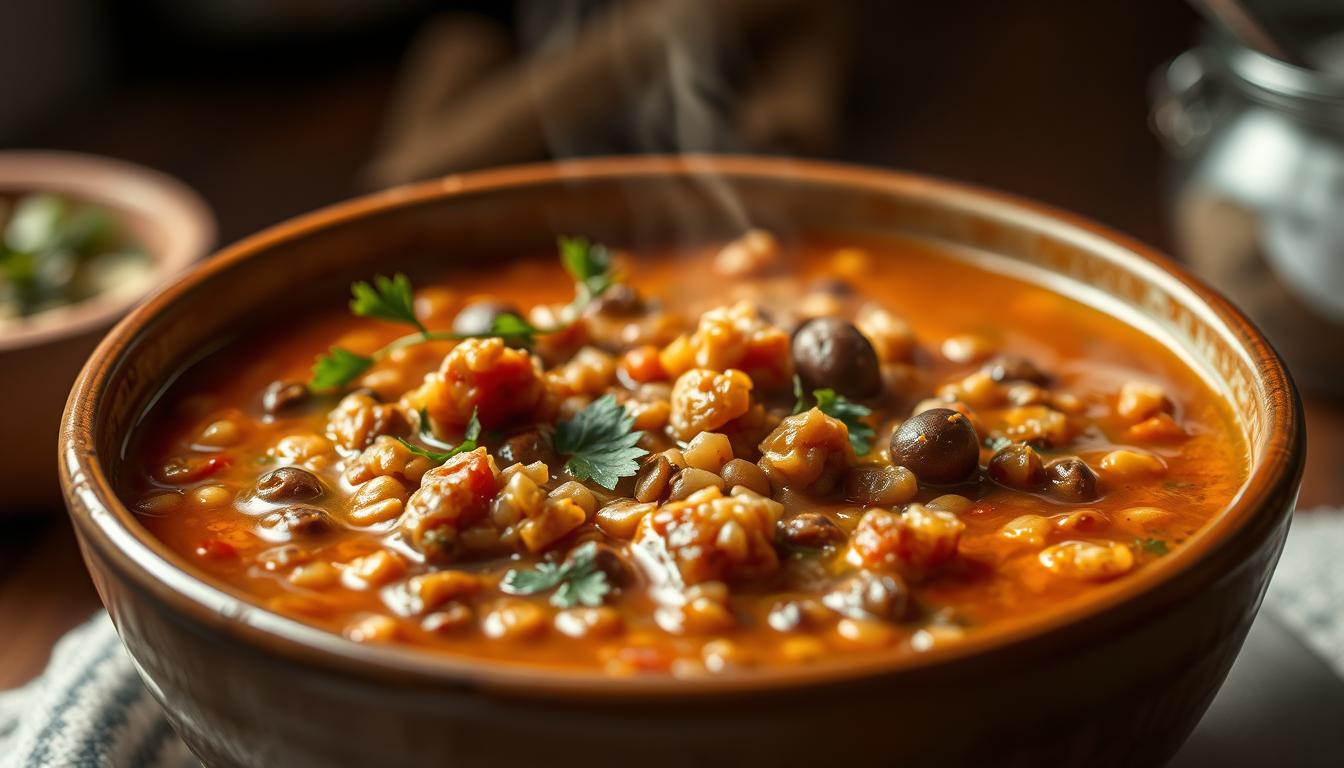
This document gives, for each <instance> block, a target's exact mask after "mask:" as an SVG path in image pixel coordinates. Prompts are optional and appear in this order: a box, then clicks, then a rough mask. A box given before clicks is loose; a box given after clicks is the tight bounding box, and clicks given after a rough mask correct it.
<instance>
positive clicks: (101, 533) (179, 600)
mask: <svg viewBox="0 0 1344 768" xmlns="http://www.w3.org/2000/svg"><path fill="white" fill-rule="evenodd" d="M706 173H711V174H720V175H727V176H730V177H731V176H737V177H751V178H758V179H760V178H764V179H776V180H778V181H781V182H790V183H797V182H799V181H804V182H809V183H824V184H832V185H835V184H840V185H844V186H848V187H858V188H864V189H869V190H873V191H881V192H886V193H889V194H896V195H897V196H899V197H904V198H912V197H914V198H919V199H925V200H933V201H934V202H936V203H938V204H939V205H941V206H945V207H952V208H955V209H958V210H970V211H974V212H977V213H981V214H987V215H988V214H997V215H998V216H1004V215H1007V216H1010V217H1011V219H1012V221H1013V222H1014V224H1015V226H1018V227H1021V228H1022V229H1024V230H1028V231H1032V232H1045V233H1048V234H1049V235H1050V236H1052V237H1055V238H1059V239H1062V240H1065V241H1068V242H1070V243H1073V244H1075V245H1077V246H1078V247H1083V248H1086V249H1087V250H1088V251H1089V252H1090V253H1093V254H1095V255H1097V256H1100V257H1102V258H1105V259H1108V260H1110V261H1112V262H1117V263H1118V265H1119V266H1120V268H1122V269H1124V270H1125V271H1126V272H1127V273H1132V274H1138V275H1139V276H1140V277H1142V278H1143V279H1146V280H1150V281H1156V282H1157V283H1158V284H1160V285H1161V286H1162V287H1163V288H1164V289H1166V290H1168V291H1169V292H1170V293H1171V294H1172V295H1173V297H1174V298H1175V299H1176V301H1177V302H1178V303H1180V304H1182V305H1183V306H1185V307H1186V308H1188V309H1191V310H1194V311H1198V312H1199V313H1200V314H1202V315H1205V316H1206V317H1209V318H1211V319H1212V320H1213V321H1214V323H1213V326H1214V328H1216V329H1217V330H1218V331H1219V332H1220V335H1221V336H1222V337H1225V340H1226V341H1227V342H1229V344H1230V346H1231V347H1232V349H1234V350H1235V351H1236V353H1237V354H1239V355H1241V356H1242V357H1243V358H1245V359H1246V360H1247V361H1249V362H1250V363H1251V364H1252V365H1253V367H1254V369H1256V370H1258V371H1259V373H1260V378H1261V382H1262V386H1263V387H1264V389H1265V392H1266V397H1265V400H1264V403H1265V408H1266V409H1267V412H1268V413H1267V419H1266V426H1265V429H1264V430H1263V434H1262V435H1261V442H1262V443H1263V445H1262V446H1261V450H1260V456H1261V459H1260V461H1259V463H1258V464H1253V465H1252V466H1251V467H1250V473H1249V475H1248V477H1247V480H1246V483H1245V484H1244V486H1243V488H1242V490H1241V492H1240V493H1239V494H1238V495H1237V496H1236V497H1235V498H1234V499H1233V500H1232V502H1231V503H1230V504H1229V505H1228V508H1227V509H1226V510H1224V511H1223V513H1221V514H1220V515H1219V516H1218V517H1216V518H1214V520H1213V521H1211V523H1210V524H1208V525H1207V526H1206V527H1205V528H1204V529H1202V530H1201V531H1200V533H1199V534H1197V535H1196V536H1195V537H1194V538H1192V539H1191V540H1190V541H1188V542H1186V543H1185V544H1183V545H1182V546H1181V547H1180V548H1179V549H1177V550H1176V551H1174V552H1173V553H1172V554H1171V555H1168V556H1167V557H1164V558H1162V559H1161V560H1160V561H1158V562H1156V563H1153V564H1151V565H1150V566H1148V567H1147V568H1144V569H1143V570H1141V571H1140V572H1138V573H1136V574H1133V575H1131V576H1129V577H1127V578H1126V579H1122V580H1119V581H1116V582H1111V583H1109V584H1106V585H1102V586H1101V587H1099V589H1098V590H1094V591H1093V592H1092V593H1089V594H1088V595H1087V597H1089V599H1086V600H1071V601H1069V602H1068V603H1067V604H1065V605H1063V606H1055V607H1052V608H1051V609H1047V610H1046V611H1042V612H1037V613H1034V614H1033V615H1031V616H1029V617H1025V618H1019V619H1014V620H1010V621H1008V622H1004V623H1001V624H1000V625H999V626H997V627H996V628H995V629H994V630H993V631H987V632H985V633H981V634H977V635H973V636H971V637H968V638H966V639H964V640H963V641H961V642H958V643H954V644H951V645H949V646H944V647H941V648H934V649H932V650H930V651H925V652H922V653H918V654H871V655H860V657H859V658H857V659H854V658H852V657H851V658H848V659H839V660H834V661H828V662H827V663H826V664H822V665H789V666H777V667H770V668H764V669H761V670H757V671H754V672H753V673H752V674H750V675H740V676H706V677H705V678H704V679H690V680H687V679H678V678H673V677H672V676H669V675H649V676H632V677H624V676H610V675H606V674H604V673H602V672H601V671H600V670H591V669H575V668H564V667H549V666H545V665H541V664H535V663H528V662H525V661H517V660H509V661H505V662H498V661H495V660H489V659H480V658H473V657H469V656H459V655H452V654H446V653H436V652H426V651H424V650H423V649H416V648H413V647H409V646H395V645H388V646H380V645H366V644H361V643H357V642H354V641H352V640H348V639H346V638H345V637H343V636H341V635H339V634H336V633H333V632H329V631H327V630H324V629H320V628H317V627H314V626H311V625H308V624H304V623H302V622H299V621H297V620H294V619H289V618H286V617H284V616H281V615H280V614H277V613H272V612H270V611H269V610H267V609H265V608H263V607H261V606H259V605H257V604H255V603H252V602H250V601H249V600H247V599H246V598H245V596H244V595H243V594H242V593H241V592H238V591H235V590H233V589H232V588H228V587H224V586H223V585H215V584H212V583H210V582H208V581H207V580H206V579H205V578H204V575H203V574H200V575H198V574H199V571H198V570H196V569H195V568H194V566H192V565H190V563H189V562H188V561H187V560H186V559H185V558H183V557H182V556H180V555H178V554H176V553H174V552H172V551H170V550H168V549H167V547H166V546H165V545H164V544H162V543H161V542H159V541H158V540H157V539H155V538H154V537H153V535H152V534H150V533H149V532H148V530H146V529H145V528H144V527H143V526H141V525H140V524H139V523H138V522H137V521H136V519H135V516H134V513H132V512H131V511H130V510H129V509H128V508H127V507H126V505H124V504H123V503H122V502H121V501H120V500H119V499H118V497H117V494H116V493H115V491H114V489H113V484H112V481H111V478H109V477H108V476H107V474H106V472H105V467H104V466H103V464H102V462H101V461H100V460H99V458H98V456H97V453H96V451H95V450H94V446H95V445H96V442H95V441H94V433H93V428H94V425H95V424H96V419H95V416H94V414H95V412H96V410H97V405H98V403H99V401H100V399H101V397H102V396H103V394H104V393H105V391H106V389H107V387H108V384H109V378H110V376H111V374H112V372H113V371H114V370H115V369H116V367H117V366H118V364H119V361H120V359H121V358H122V357H123V356H124V355H126V354H128V353H129V352H131V351H133V349H134V346H135V344H134V342H135V340H136V338H137V336H138V335H139V333H140V331H141V330H142V329H143V328H144V327H145V326H146V325H147V324H148V323H149V322H150V321H151V320H152V318H153V317H154V316H155V315H156V314H158V313H159V312H160V311H162V310H165V309H167V308H169V307H170V306H172V305H173V304H174V303H175V302H176V300H177V299H178V297H180V296H181V295H182V294H183V293H185V292H186V291H188V290H191V289H193V288H194V287H196V286H198V285H200V284H201V283H203V282H205V281H208V280H209V279H210V278H211V276H213V275H214V274H216V273H218V272H221V271H224V270H227V269H229V268H230V267H231V266H232V265H234V264H237V263H240V262H243V261H246V260H248V259H251V258H254V257H257V256H258V255H259V254H264V253H265V252H266V251H267V250H268V249H269V248H271V247H272V246H274V245H276V244H278V243H281V242H283V241H286V240H289V239H292V238H295V237H301V236H303V235H305V234H307V233H310V232H314V231H317V230H320V229H324V228H326V227H329V226H332V225H336V224H340V223H344V222H348V221H351V220H353V219H358V218H360V217H362V216H365V215H368V214H373V213H376V212H380V211H384V210H387V209H391V208H396V207H401V206H410V205H415V204H419V203H422V202H427V201H430V200H433V199H437V198H453V197H457V196H462V195H470V194H472V193H476V192H500V191H502V190H507V189H509V188H515V187H527V186H531V185H538V184H553V183H563V182H564V181H566V180H567V179H570V180H591V179H602V178H626V179H635V178H641V177H670V176H683V177H684V176H688V175H690V176H693V175H697V174H706ZM1301 409H1302V406H1301V402H1300V399H1299V398H1298V396H1297V392H1296V389H1295V388H1294V385H1293V383H1292V379H1291V378H1290V376H1289V374H1288V372H1287V369H1286V368H1285V366H1284V364H1283V362H1282V361H1281V360H1280V358H1279V357H1278V355H1277V354H1276V353H1275V352H1274V350H1273V348H1272V347H1271V346H1270V344H1269V343H1268V341H1266V340H1265V338H1264V337H1263V336H1262V335H1261V334H1260V332H1259V331H1258V330H1257V329H1256V328H1255V326H1254V325H1253V324H1252V323H1251V322H1250V321H1249V320H1247V319H1246V317H1245V316H1244V315H1242V313H1241V312H1240V311H1238V310H1237V309H1235V308H1234V307H1232V305H1231V304H1230V303H1229V302H1227V301H1226V300H1225V299H1223V298H1222V297H1221V296H1220V295H1219V294H1217V293H1216V292H1214V291H1213V290H1212V289H1210V288H1208V287H1207V286H1205V285H1204V284H1203V283H1201V282H1200V281H1198V280H1197V279H1196V278H1194V277H1192V276H1191V275H1189V274H1188V273H1186V272H1185V271H1184V270H1183V269H1181V268H1180V267H1178V266H1176V265H1175V264H1174V263H1172V262H1171V261H1170V260H1169V259H1167V258H1166V257H1164V256H1162V255H1160V254H1159V253H1157V252H1156V251H1154V250H1153V249H1151V248H1149V247H1147V246H1145V245H1142V244H1140V243H1138V242H1137V241H1135V240H1133V239H1131V238H1128V237H1126V236H1124V235H1120V234H1118V233H1116V232H1113V231H1111V230H1109V229H1107V228H1105V227H1102V226H1100V225H1097V224H1095V223H1092V222H1090V221H1088V220H1086V219H1083V218H1081V217H1078V216H1075V215H1073V214H1069V213H1065V212H1062V211H1059V210H1056V209H1054V208H1051V207H1048V206H1045V205H1042V204H1039V203H1035V202H1031V201H1027V200H1023V199H1021V198H1018V197H1015V196H1011V195H1007V194H1004V193H1000V192H995V191H990V190H986V189H982V188H980V187H976V186H973V185H968V184H963V183H960V182H952V181H946V180H942V179H935V178H932V177H928V176H922V175H916V174H909V173H902V172H897V171H891V170H886V169H877V168H869V167H863V166H856V165H847V164H839V163H830V162H821V161H812V160H796V159H791V158H771V157H758V156H733V155H714V156H706V155H689V156H688V155H679V156H634V157H607V158H588V159H582V160H567V161H561V162H553V163H537V164H529V165H520V166H510V167H505V168H499V169H492V170H485V171H476V172H471V173H466V174H459V175H450V176H447V177H443V178H440V179H435V180H430V181H424V182H418V183H413V184H408V185H403V186H399V187H394V188H391V189H388V190H385V191H381V192H375V193H372V194H368V195H364V196H361V197H357V198H354V199H352V200H348V201H345V202H342V203H337V204H335V205H332V206H328V207H325V208H322V209H319V210H317V211H314V212H312V213H308V214H304V215H301V216H298V217H296V218H293V219H290V220H288V221H285V222H282V223H280V224H277V225H274V226H272V227H270V228H268V229H266V230H263V231H262V232H259V233H257V234H255V235H252V236H250V237H248V238H245V239H243V240H241V241H239V242H237V243H235V244H233V245H231V246H229V247H227V248H224V249H223V250H221V251H220V252H219V253H217V254H216V255H215V256H213V257H212V258H210V259H207V260H206V261H204V262H202V263H201V264H199V265H197V266H196V267H195V268H194V269H192V270H189V271H188V272H187V273H185V274H182V275H180V276H178V277H177V279H175V280H174V281H173V282H172V283H170V284H169V285H168V286H166V287H164V288H163V289H161V290H160V291H159V292H158V293H156V294H155V295H154V296H153V297H152V298H151V299H150V300H148V301H147V302H145V303H144V304H142V305H141V306H139V307H138V308H136V309H135V310H133V311H132V312H131V313H130V314H129V315H128V316H127V317H125V318H124V319H123V320H122V321H121V322H120V323H119V324H118V325H117V326H116V327H115V328H114V329H113V330H112V331H111V332H110V333H109V334H108V335H107V336H106V337H105V338H104V340H103V342H102V343H101V344H100V345H99V347H98V349H97V350H96V351H95V352H94V353H93V355H92V356H91V357H90V359H89V362H88V364H87V365H86V366H85V368H84V370H83V371H82V372H81V373H80V376H79V378H78V379H77V381H76V383H75V386H74V388H73V389H72V391H71V393H70V398H69V401H68V403H67V406H66V412H65V415H64V417H63V420H62V428H61V436H60V473H61V485H62V490H63V492H64V494H65V499H66V503H67V506H68V507H69V509H70V514H71V517H72V519H73V522H74V524H75V528H76V531H77V532H78V534H79V537H80V539H81V541H82V543H83V545H84V547H85V557H86V559H88V558H90V557H91V554H90V552H89V549H90V548H92V549H93V551H94V553H96V554H97V555H98V556H99V557H101V558H102V559H103V561H104V562H105V563H107V564H108V565H109V566H111V567H114V568H116V569H117V570H118V571H120V573H121V574H122V575H123V577H124V578H127V579H129V580H130V581H131V582H132V583H133V585H134V586H135V587H137V588H138V589H140V590H142V591H143V592H147V593H149V594H150V595H152V596H153V597H154V598H157V599H158V600H160V601H162V602H163V603H165V604H167V605H168V606H170V607H171V608H172V609H174V610H176V611H179V612H182V613H185V614H187V615H189V616H190V617H191V618H193V619H195V620H196V621H198V622H201V623H204V624H206V625H207V626H209V627H211V628H213V629H215V630H217V631H219V632H220V633H222V634H224V635H226V636H229V637H230V638H232V639H234V640H240V641H242V642H243V643H246V644H247V645H250V646H252V647H254V648H257V647H260V648H262V649H264V650H265V651H267V652H268V653H272V654H279V655H281V656H284V657H287V658H288V659H290V660H292V661H297V662H299V663H301V664H306V665H309V666H320V667H324V668H327V669H333V670H336V671H337V672H338V673H340V674H343V675H349V676H353V677H363V678H368V677H375V678H377V679H379V680H381V681H383V682H387V681H390V680H397V681H401V682H403V683H406V684H410V685H414V686H423V685H433V686H437V687H444V686H455V687H462V686H470V687H476V688H483V689H488V690H492V691H495V692H502V693H507V694H510V695H522V696H527V697H543V698H548V699H549V698H568V699H575V698H583V699H594V700H632V699H647V698H652V699H661V700H666V699H675V698H686V697H699V696H721V695H724V694H725V693H732V694H744V693H768V692H772V691H778V690H780V689H782V688H798V687H806V686H812V685H822V684H832V683H836V682H855V681H859V680H861V679H863V678H871V677H878V676H881V677H884V678H888V677H891V676H899V675H919V674H926V673H933V672H936V671H939V670H946V669H947V668H949V667H952V666H956V665H965V666H973V665H974V664H975V663H976V662H977V661H984V660H985V659H988V658H991V657H992V656H993V655H994V654H995V653H998V652H1001V651H1002V652H1008V651H1013V650H1018V651H1020V650H1023V649H1024V648H1027V647H1029V646H1031V645H1032V644H1033V643H1050V642H1051V641H1052V640H1053V641H1055V642H1061V641H1062V640H1063V639H1064V638H1065V635H1066V634H1067V633H1068V631H1070V630H1071V631H1081V629H1082V628H1083V627H1084V626H1092V627H1093V628H1095V627H1096V626H1098V625H1100V624H1103V623H1107V622H1110V623H1112V624H1113V623H1114V622H1117V621H1132V620H1134V619H1135V617H1142V616H1143V615H1147V614H1148V613H1150V612H1151V611H1154V610H1157V609H1159V608H1162V607H1165V606H1166V605H1167V604H1168V603H1169V602H1170V601H1171V600H1176V599H1183V595H1176V596H1172V595H1170V594H1167V595H1165V599H1164V590H1163V589H1161V587H1162V586H1164V585H1165V586H1167V587H1174V586H1175V585H1176V584H1178V583H1179V584H1182V585H1183V587H1184V588H1186V589H1191V588H1193V586H1192V585H1193V584H1194V582H1195V581H1196V577H1197V576H1198V578H1200V579H1203V580H1204V581H1205V582H1211V581H1213V580H1215V579H1216V578H1218V577H1220V576H1222V575H1225V573H1226V571H1227V570H1229V569H1230V568H1232V567H1234V566H1232V565H1228V566H1227V567H1226V568H1223V569H1221V570H1217V571H1216V572H1214V569H1215V566H1218V565H1221V564H1225V563H1228V562H1240V560H1239V559H1238V560H1235V561H1230V560H1229V558H1239V557H1240V556H1241V555H1242V554H1244V553H1240V552H1235V551H1233V545H1234V544H1238V545H1239V546H1241V547H1243V548H1244V547H1245V546H1248V543H1249V544H1250V545H1254V544H1258V543H1259V542H1260V540H1261V539H1263V538H1265V537H1267V536H1268V535H1269V532H1270V531H1272V530H1274V529H1275V528H1276V527H1278V526H1279V525H1280V524H1281V523H1282V522H1283V518H1285V517H1287V516H1288V515H1289V514H1290V511H1291V507H1292V504H1293V502H1294V500H1295V498H1296V493H1297V486H1298V483H1299V481H1300V477H1301V472H1302V465H1303V461H1304V453H1305V450H1304V449H1305V433H1304V430H1303V427H1302V410H1301ZM1247 441H1248V447H1251V448H1254V446H1251V445H1250V443H1251V436H1250V435H1248V436H1247ZM1178 577H1179V578H1178ZM1200 586H1203V584H1201V585H1200ZM1173 591H1176V590H1174V589H1167V590H1166V592H1167V593H1170V592H1173ZM113 613H114V618H115V611H114V612H113Z"/></svg>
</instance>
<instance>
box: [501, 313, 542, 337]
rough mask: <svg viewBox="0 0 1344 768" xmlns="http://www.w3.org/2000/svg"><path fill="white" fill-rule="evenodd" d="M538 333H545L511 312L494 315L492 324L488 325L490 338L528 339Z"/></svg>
mask: <svg viewBox="0 0 1344 768" xmlns="http://www.w3.org/2000/svg"><path fill="white" fill-rule="evenodd" d="M539 333H545V331H543V330H542V329H540V328H538V327H536V326H535V325H533V324H531V323H529V322H528V321H527V320H525V319H523V318H522V317H519V316H518V315H515V314H513V313H512V312H502V313H500V314H499V315H496V316H495V320H494V322H493V323H491V324H490V335H491V336H501V337H503V338H524V339H530V338H532V337H533V336H536V335H537V334H539Z"/></svg>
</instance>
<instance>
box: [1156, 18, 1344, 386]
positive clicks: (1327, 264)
mask: <svg viewBox="0 0 1344 768" xmlns="http://www.w3.org/2000/svg"><path fill="white" fill-rule="evenodd" d="M1337 28H1338V27H1336V29H1337ZM1313 53H1314V56H1313V57H1312V59H1311V60H1312V61H1316V62H1318V63H1320V65H1321V68H1320V69H1319V70H1310V69H1304V68H1300V67H1296V66H1292V65H1290V64H1287V63H1285V62H1282V61H1279V60H1278V59H1275V58H1272V57H1269V56H1266V55H1264V54H1261V53H1258V52H1256V51H1253V50H1250V49H1247V48H1245V47H1242V46H1240V45H1238V44H1237V43H1235V42H1233V41H1231V40H1228V39H1226V38H1214V39H1212V40H1211V41H1210V42H1209V43H1207V44H1205V45H1203V46H1200V47H1198V48H1195V49H1193V50H1190V51H1187V52H1186V53H1184V54H1182V55H1181V56H1179V57H1177V58H1176V59H1175V60H1173V61H1172V62H1171V63H1170V64H1169V65H1167V66H1166V67H1165V68H1164V69H1163V70H1161V71H1159V72H1158V74H1157V76H1156V78H1155V80H1154V88H1153V100H1152V114H1151V117H1152V123H1153V127H1154V130H1155V131H1156V132H1157V134H1158V135H1159V137H1161V139H1162V141H1163V143H1164V144H1165V145H1166V147H1167V149H1168V151H1169V152H1170V154H1171V157H1172V170H1173V179H1172V181H1173V190H1172V197H1171V200H1172V202H1171V210H1172V214H1173V231H1174V234H1175V238H1176V248H1177V253H1178V254H1179V255H1180V256H1181V257H1182V258H1183V259H1184V260H1185V261H1186V262H1187V263H1188V264H1189V265H1190V266H1191V268H1192V269H1193V270H1194V271H1195V272H1197V273H1198V274H1200V275H1201V276H1203V277H1204V278H1205V279H1206V280H1208V281H1209V282H1210V283H1211V284H1212V285H1214V286H1215V287H1216V288H1218V289H1219V290H1220V291H1222V292H1223V293H1224V294H1225V295H1226V296H1228V298H1230V299H1231V300H1232V301H1233V302H1235V303H1236V304H1238V305H1239V306H1240V307H1241V308H1242V309H1243V310H1244V311H1245V312H1246V313H1247V314H1248V315H1250V316H1251V318H1252V319H1253V320H1254V321H1255V322H1256V323H1257V324H1258V325H1259V326H1260V327H1261V329H1262V330H1263V331H1264V332H1265V334H1266V335H1267V336H1268V337H1269V338H1270V340H1271V341H1272V342H1273V344H1274V345H1275V347H1276V348H1277V349H1278V350H1279V352H1280V353H1281V354H1282V355H1283V356H1284V358H1285V359H1286V360H1287V361H1288V365H1289V368H1290V369H1291V370H1292V372H1293V375H1294V378H1295V379H1296V380H1297V383H1298V386H1299V387H1301V388H1303V389H1304V390H1308V391H1312V392H1316V393H1320V394H1329V395H1333V396H1344V37H1337V38H1334V39H1332V40H1325V41H1322V42H1321V43H1319V44H1317V45H1316V46H1314V47H1313ZM1332 64H1334V65H1335V66H1332ZM1331 71H1334V72H1338V73H1340V74H1331Z"/></svg>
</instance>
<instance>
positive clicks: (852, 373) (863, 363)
mask: <svg viewBox="0 0 1344 768" xmlns="http://www.w3.org/2000/svg"><path fill="white" fill-rule="evenodd" d="M793 363H794V367H795V368H796V369H797V371H798V376H799V378H801V379H802V381H803V385H804V386H805V387H807V388H808V389H809V390H813V389H823V388H830V389H834V390H835V391H836V392H839V393H840V394H842V395H845V396H846V397H855V398H860V397H869V396H871V395H875V394H877V393H878V392H881V391H882V370H881V366H880V365H879V363H878V360H877V352H876V351H874V350H873V345H872V344H871V343H870V342H869V341H868V339H867V338H865V337H864V335H863V334H862V333H860V332H859V329H858V328H855V327H854V324H853V323H850V322H849V321H847V320H842V319H840V318H838V317H817V318H813V319H812V320H808V321H807V322H806V323H803V325H802V326H801V327H800V328H799V329H798V332H797V333H795V334H794V336H793Z"/></svg>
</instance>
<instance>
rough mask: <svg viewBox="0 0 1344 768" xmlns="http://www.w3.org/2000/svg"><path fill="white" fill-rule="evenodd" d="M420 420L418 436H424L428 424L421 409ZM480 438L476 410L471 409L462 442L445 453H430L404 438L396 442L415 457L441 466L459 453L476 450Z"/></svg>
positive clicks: (479, 423) (426, 416) (427, 418)
mask: <svg viewBox="0 0 1344 768" xmlns="http://www.w3.org/2000/svg"><path fill="white" fill-rule="evenodd" d="M420 418H421V421H420V434H421V436H424V435H425V434H426V433H427V432H428V429H429V428H428V426H427V425H428V424H429V417H428V415H427V414H426V413H425V412H424V410H423V409H421V414H420ZM480 436H481V422H480V420H478V419H477V418H476V410H475V409H474V408H473V409H472V411H471V419H470V420H468V421H467V429H466V431H465V432H463V434H462V442H460V443H458V444H457V445H456V446H453V447H452V448H449V449H448V450H447V451H431V450H429V449H428V448H421V447H420V446H418V445H416V444H415V443H412V442H409V441H408V440H405V439H404V438H400V437H398V438H397V442H399V443H401V444H402V445H404V446H406V449H407V450H409V451H410V452H411V453H414V454H415V455H416V456H424V457H425V458H426V459H429V460H430V461H434V462H438V463H439V464H442V463H443V462H445V461H447V460H449V459H451V458H453V457H454V456H456V455H457V454H459V453H466V452H467V451H474V450H476V448H477V447H478V444H477V440H478V439H479V438H480Z"/></svg>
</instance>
